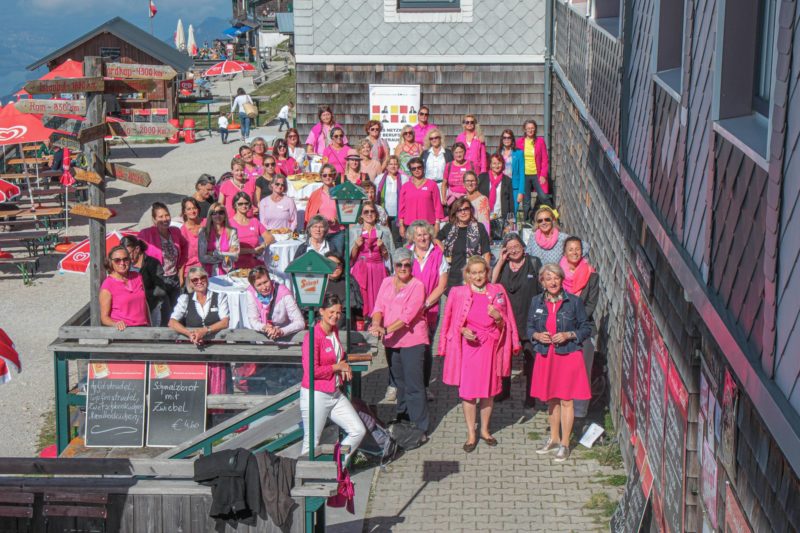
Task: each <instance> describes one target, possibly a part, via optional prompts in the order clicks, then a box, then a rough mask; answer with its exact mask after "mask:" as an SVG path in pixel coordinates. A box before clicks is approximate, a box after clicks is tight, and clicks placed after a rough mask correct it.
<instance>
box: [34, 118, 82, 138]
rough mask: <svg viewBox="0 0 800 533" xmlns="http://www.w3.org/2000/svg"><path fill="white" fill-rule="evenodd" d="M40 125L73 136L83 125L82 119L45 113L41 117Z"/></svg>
mask: <svg viewBox="0 0 800 533" xmlns="http://www.w3.org/2000/svg"><path fill="white" fill-rule="evenodd" d="M42 125H43V126H44V127H45V128H50V129H51V130H58V131H62V132H65V133H69V134H70V135H72V136H75V135H78V132H79V131H80V130H81V128H82V127H83V120H78V119H75V118H66V117H54V116H50V115H45V116H44V117H42Z"/></svg>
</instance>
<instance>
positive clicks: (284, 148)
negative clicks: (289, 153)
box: [276, 144, 286, 150]
mask: <svg viewBox="0 0 800 533" xmlns="http://www.w3.org/2000/svg"><path fill="white" fill-rule="evenodd" d="M276 150H286V145H285V144H281V145H278V147H277V148H276Z"/></svg>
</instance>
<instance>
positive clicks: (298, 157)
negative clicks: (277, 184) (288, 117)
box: [284, 128, 308, 168]
mask: <svg viewBox="0 0 800 533" xmlns="http://www.w3.org/2000/svg"><path fill="white" fill-rule="evenodd" d="M284 139H286V147H287V148H288V149H289V157H291V158H292V159H294V160H295V161H297V166H298V167H299V168H303V167H305V166H306V164H307V163H308V160H307V158H306V149H305V148H304V147H303V145H302V144H300V132H299V131H297V130H296V129H295V128H289V129H288V130H286V135H285V136H284Z"/></svg>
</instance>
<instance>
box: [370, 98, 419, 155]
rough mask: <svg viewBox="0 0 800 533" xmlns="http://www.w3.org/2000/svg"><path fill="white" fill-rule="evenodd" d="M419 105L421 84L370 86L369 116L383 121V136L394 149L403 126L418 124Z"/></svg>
mask: <svg viewBox="0 0 800 533" xmlns="http://www.w3.org/2000/svg"><path fill="white" fill-rule="evenodd" d="M419 106H420V90H419V85H370V86H369V111H370V112H369V118H370V119H371V120H379V121H380V122H381V124H382V125H383V131H382V132H381V137H383V138H384V139H386V142H388V143H389V148H391V149H392V150H394V147H395V146H397V143H398V141H399V140H400V130H402V129H403V126H406V125H409V126H415V125H416V124H417V111H418V110H419Z"/></svg>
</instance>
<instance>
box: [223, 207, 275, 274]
mask: <svg viewBox="0 0 800 533" xmlns="http://www.w3.org/2000/svg"><path fill="white" fill-rule="evenodd" d="M250 204H251V201H250V196H248V195H247V193H244V192H238V193H236V196H234V197H233V205H234V206H235V207H236V214H235V215H234V216H233V218H232V219H231V220H230V225H231V227H232V228H233V229H235V230H236V234H237V235H238V236H239V258H238V259H237V260H236V263H234V265H233V266H234V267H235V268H253V267H255V266H257V265H263V264H264V262H263V261H262V260H261V254H263V253H264V250H266V249H267V247H268V246H269V245H270V244H272V243H273V242H274V241H275V237H273V236H272V234H271V233H270V232H269V231H267V228H265V227H264V225H263V224H262V223H261V222H260V221H259V220H258V218H257V217H251V216H248V215H247V212H248V210H249V209H250Z"/></svg>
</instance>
